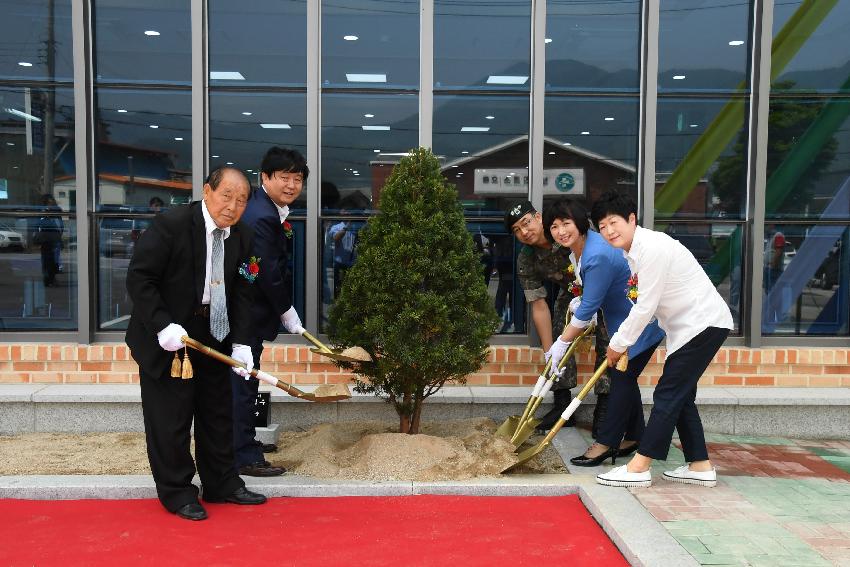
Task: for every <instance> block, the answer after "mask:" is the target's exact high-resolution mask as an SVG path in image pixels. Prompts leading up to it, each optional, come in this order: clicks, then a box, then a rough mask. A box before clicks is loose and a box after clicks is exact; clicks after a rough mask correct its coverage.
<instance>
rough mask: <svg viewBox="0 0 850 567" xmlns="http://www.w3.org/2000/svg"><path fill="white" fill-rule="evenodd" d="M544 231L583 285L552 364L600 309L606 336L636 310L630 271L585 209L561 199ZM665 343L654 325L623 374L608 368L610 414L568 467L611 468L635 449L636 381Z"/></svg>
mask: <svg viewBox="0 0 850 567" xmlns="http://www.w3.org/2000/svg"><path fill="white" fill-rule="evenodd" d="M543 227H544V230H545V232H546V236H547V237H548V238H549V239H550V240H552V241H555V242H558V243H559V244H560V245H561V246H566V247H568V248H569V249H570V252H571V253H570V259H571V261H572V268H573V270H574V271H575V275H576V282H577V283H578V284H579V285H580V286H581V294H580V295H579V296H578V297H576V298H575V299H573V301H572V303H571V304H570V311H572V312H573V317H572V319H570V324H569V325H567V327H566V329H565V331H564V333H563V334H562V335H561V336H560V337H558V339H557V340H556V341H555V343H554V344H553V345H552V348H551V349H549V354H551V355H552V356H553V357H554V358H553V360H560V359H561V357H562V356H563V353H564V352H566V350H567V348H568V347H569V345H570V343H571V342H572V341H573V340H575V338H576V337H577V336H578V335H579V333H581V331H582V330H583V329H584V328H585V327H587V326H588V325H589V324H590V323H591V321H592V320H593V319H594V317H595V314H596V312H597V311H599V310H600V309H601V310H602V314H603V317H604V318H605V324H606V325H607V326H608V332H609V333H610V334H611V335H613V334H614V333H616V332H617V329H618V328H619V327H620V324H621V323H622V322H623V321H624V320H625V319H626V317H627V316H628V314H629V311H630V310H631V308H632V305H634V304H633V303H632V300H631V299H629V297H628V295H629V288H630V282H629V279H630V277H631V272H630V270H629V264H628V263H627V262H626V259H625V257H624V256H623V253H622V251H620V250H617V249H616V248H614V247H613V246H611V245H610V244H608V243H607V242H606V241H605V239H604V238H603V237H602V236H601V235H600V234H599V233H598V232H595V231H593V230H590V221H589V220H588V213H587V210H586V209H585V208H584V206H582V205H581V204H580V203H578V202H577V201H573V200H570V199H567V198H561V199H558V200H557V201H555V202H554V203H552V204H551V205H550V206H549V207H547V208H546V210H545V211H543ZM663 338H664V331H662V330H661V329H660V328H659V327H658V323H657V322H655V321H653V322H652V323H651V324H649V325H647V326H646V329H644V331H643V333H642V334H641V335H640V338H639V339H638V340H637V342H636V343H635V344H634V345H632V347H631V348H629V365H628V368H627V369H626V371H625V372H620V371H619V370H617V369H615V368H609V369H608V375H609V377H610V378H611V392H610V393H609V398H608V414H607V415H606V416H605V419H604V420H603V422H602V423H600V424H599V432H598V434H597V437H596V442H595V443H594V444H592V445H591V446H590V447H588V449H587V451H585V453H584V454H583V455H579V456H578V457H574V458H572V459H570V462H572V463H573V464H575V465H579V466H596V465H599V464H600V463H602V462H604V461H605V460H607V459H608V458H610V459H611V462H612V464H613V463H614V462H615V459H616V458H617V457H622V456H626V455H629V454H631V453H632V452H633V451H634V450H635V449H636V448H637V446H638V442H639V441H640V438H641V436H642V435H643V430H644V427H645V422H644V418H643V404H642V402H641V398H640V389H639V387H638V383H637V378H638V376H639V375H640V373H641V372H642V371H643V369H644V367H645V366H646V364H647V362H649V359H650V358H651V357H652V353H653V352H655V349H656V347H658V344H659V343H660V342H661V339H663Z"/></svg>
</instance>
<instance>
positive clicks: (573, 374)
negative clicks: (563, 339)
mask: <svg viewBox="0 0 850 567" xmlns="http://www.w3.org/2000/svg"><path fill="white" fill-rule="evenodd" d="M566 299H567V298H564V299H561V298H558V300H557V301H555V309H554V311H555V312H554V313H553V314H552V338H553V339H554V338H556V337H559V336H561V333H563V332H564V325H565V323H566V318H567V309H568V308H569V304H570V302H569V301H566ZM596 319H597V321H598V324H597V326H596V335H595V337H594V350H595V351H596V362H595V364H594V366H595V367H596V368H599V365H600V364H602V361H603V360H605V353H606V352H607V350H608V329H607V328H606V327H605V321H604V320H603V318H602V311H600V312H599V313H597V315H596ZM577 384H578V369H577V368H576V359H575V357H571V358H570V360H569V362H567V365H566V366H565V367H564V374H563V376H561V377H560V378H558V381H557V382H556V383H555V385H554V386H552V389H553V390H564V389H567V390H569V389H571V388H575V387H576V385H577ZM610 391H611V377H610V376H609V375H608V373H607V372H606V373H605V374H604V375H603V376H602V377H601V378H599V380H598V381H597V382H596V385H595V386H594V387H593V392H594V393H595V394H596V395H597V396H598V395H599V394H607V393H608V392H610Z"/></svg>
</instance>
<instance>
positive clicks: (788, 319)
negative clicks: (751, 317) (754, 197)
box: [762, 185, 850, 336]
mask: <svg viewBox="0 0 850 567" xmlns="http://www.w3.org/2000/svg"><path fill="white" fill-rule="evenodd" d="M843 200H844V207H845V210H846V207H847V204H848V202H850V189H848V186H847V185H845V189H844V195H843ZM849 237H850V229H848V228H847V226H846V225H844V224H842V225H798V224H779V223H767V224H766V225H765V240H764V266H763V270H764V274H763V278H764V284H763V285H764V296H763V297H764V299H763V303H762V332H763V333H764V334H766V335H841V336H847V335H848V321H850V315H848V313H849V311H848V297H850V256H848V250H850V248H848V245H850V241H848V238H849Z"/></svg>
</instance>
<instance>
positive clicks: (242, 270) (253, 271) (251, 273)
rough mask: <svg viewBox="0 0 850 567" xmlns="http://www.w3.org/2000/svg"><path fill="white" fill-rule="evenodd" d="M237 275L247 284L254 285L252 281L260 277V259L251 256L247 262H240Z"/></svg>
mask: <svg viewBox="0 0 850 567" xmlns="http://www.w3.org/2000/svg"><path fill="white" fill-rule="evenodd" d="M239 275H240V276H242V277H243V278H245V279H246V280H248V281H249V282H251V283H254V280H255V279H257V276H258V275H260V259H259V258H257V257H256V256H251V257H250V258H248V261H247V262H242V265H241V266H239Z"/></svg>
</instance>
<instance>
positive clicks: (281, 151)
mask: <svg viewBox="0 0 850 567" xmlns="http://www.w3.org/2000/svg"><path fill="white" fill-rule="evenodd" d="M260 171H262V172H263V173H265V174H266V177H271V176H272V175H274V172H275V171H285V172H287V173H300V174H301V177H302V179H303V180H304V181H307V176H308V175H310V168H309V167H307V160H306V159H304V156H302V155H301V152H299V151H297V150H292V149H289V148H281V147H278V146H272V147H271V148H269V151H267V152H266V155H264V156H263V163H262V164H261V165H260Z"/></svg>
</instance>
